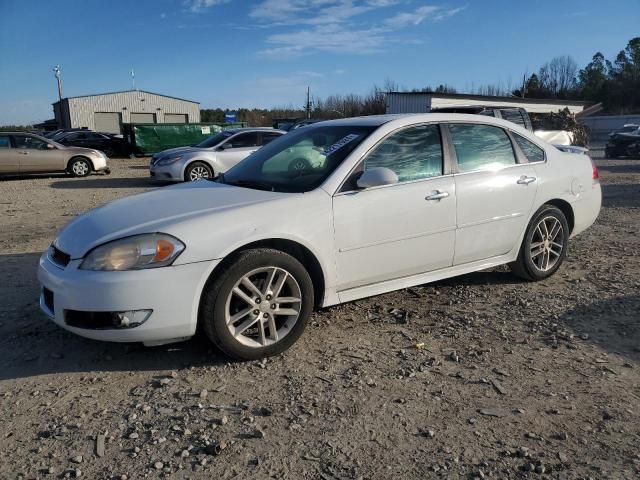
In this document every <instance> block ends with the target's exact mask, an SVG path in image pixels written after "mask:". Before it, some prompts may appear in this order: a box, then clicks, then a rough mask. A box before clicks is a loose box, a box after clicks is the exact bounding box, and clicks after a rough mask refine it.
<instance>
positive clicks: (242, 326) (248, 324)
mask: <svg viewBox="0 0 640 480" xmlns="http://www.w3.org/2000/svg"><path fill="white" fill-rule="evenodd" d="M258 320H260V317H252V318H249V319H248V320H245V321H244V322H242V323H241V324H240V325H238V326H237V327H235V328H234V334H233V336H234V337H237V336H239V335H242V333H243V332H244V331H245V330H246V329H247V328H250V327H252V326H253V325H255V324H256V322H257V321H258Z"/></svg>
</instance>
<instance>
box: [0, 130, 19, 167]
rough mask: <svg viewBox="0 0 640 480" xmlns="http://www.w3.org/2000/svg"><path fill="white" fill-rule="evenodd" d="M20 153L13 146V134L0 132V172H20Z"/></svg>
mask: <svg viewBox="0 0 640 480" xmlns="http://www.w3.org/2000/svg"><path fill="white" fill-rule="evenodd" d="M19 157H20V154H19V153H18V152H17V151H16V149H15V148H13V147H12V146H11V136H10V135H7V134H0V173H18V172H19V171H20V158H19Z"/></svg>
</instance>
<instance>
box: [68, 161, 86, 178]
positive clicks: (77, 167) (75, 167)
mask: <svg viewBox="0 0 640 480" xmlns="http://www.w3.org/2000/svg"><path fill="white" fill-rule="evenodd" d="M68 171H69V173H70V174H71V175H73V176H74V177H86V176H87V175H89V174H90V173H91V164H90V163H89V161H88V160H87V159H86V158H82V157H76V158H73V159H71V161H70V162H69V166H68Z"/></svg>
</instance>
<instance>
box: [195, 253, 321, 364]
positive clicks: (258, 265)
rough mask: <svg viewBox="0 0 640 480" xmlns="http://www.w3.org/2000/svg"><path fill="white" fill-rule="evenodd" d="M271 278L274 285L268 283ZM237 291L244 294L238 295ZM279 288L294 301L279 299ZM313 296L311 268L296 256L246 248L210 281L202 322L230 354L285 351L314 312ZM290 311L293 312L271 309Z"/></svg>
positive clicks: (202, 306) (282, 295) (259, 354)
mask: <svg viewBox="0 0 640 480" xmlns="http://www.w3.org/2000/svg"><path fill="white" fill-rule="evenodd" d="M274 272H275V274H274V275H273V277H272V274H273V273H274ZM285 272H286V273H287V275H285V276H284V279H283V280H282V281H283V283H282V286H281V289H280V292H279V293H278V292H276V291H275V288H277V285H278V284H279V282H280V281H281V278H282V276H283V274H284V273H285ZM269 278H271V279H272V281H271V286H272V287H274V288H273V290H272V289H270V288H267V282H268V281H269ZM243 280H249V281H250V282H251V284H253V285H254V287H255V288H257V289H258V290H252V289H250V288H249V287H247V283H244V281H243ZM238 290H239V291H241V293H243V294H244V296H242V295H238V293H236V292H237V291H238ZM249 292H255V293H254V294H253V295H251V298H249V296H248V295H247V294H248V293H249ZM258 293H260V297H258V296H257V295H258ZM274 293H275V295H276V296H277V295H279V296H278V297H277V298H284V299H286V300H290V301H284V302H275V299H274V298H273V297H271V295H273V294H274ZM270 294H271V295H270ZM313 296H314V291H313V283H312V281H311V277H310V276H309V273H308V272H307V270H306V269H305V267H304V266H303V265H302V264H301V263H300V262H299V261H298V260H296V259H295V258H293V257H292V256H291V255H289V254H287V253H284V252H281V251H279V250H272V249H256V250H247V251H245V252H242V253H240V254H239V255H238V256H237V257H235V258H234V259H233V261H232V262H231V263H230V264H229V265H228V266H227V267H225V268H224V270H223V271H221V272H216V274H215V277H214V278H212V279H210V280H209V282H208V283H207V285H206V286H205V288H204V291H203V293H202V297H201V301H200V315H199V323H200V325H201V327H202V329H203V330H204V331H205V333H206V335H207V336H208V337H209V339H210V340H211V341H212V342H213V343H214V344H215V345H216V346H217V347H218V348H219V349H220V350H221V351H222V352H223V353H225V354H226V355H228V356H229V357H232V358H236V359H239V360H257V359H260V358H264V357H269V356H272V355H277V354H279V353H282V352H284V351H285V350H287V349H288V348H289V347H290V346H291V345H293V344H294V343H295V341H296V340H297V339H298V338H299V337H300V335H302V333H303V332H304V329H305V327H306V324H307V320H308V319H309V316H310V315H311V312H312V311H313V305H314V298H313ZM294 298H298V299H299V301H294V300H293V299H294ZM246 299H249V300H250V301H251V302H252V303H249V302H247V300H246ZM258 300H259V301H258ZM274 306H275V307H276V308H275V309H274ZM285 310H286V311H287V313H289V315H287V313H280V314H272V313H271V312H277V311H281V312H284V311H285ZM234 315H237V317H236V319H235V320H233V316H234ZM227 319H229V321H230V324H231V325H230V326H227V325H228V324H227ZM274 327H275V328H274ZM241 328H245V330H241ZM271 328H274V331H275V332H276V335H275V336H274V335H273V332H272V330H271Z"/></svg>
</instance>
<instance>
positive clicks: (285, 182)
mask: <svg viewBox="0 0 640 480" xmlns="http://www.w3.org/2000/svg"><path fill="white" fill-rule="evenodd" d="M375 129H376V127H372V126H364V125H332V126H314V125H311V126H309V127H305V128H300V129H297V130H294V131H292V132H289V133H287V134H286V135H281V136H280V137H279V138H277V139H275V140H274V141H272V142H270V143H269V144H268V145H265V146H264V147H262V148H261V149H260V150H258V151H257V152H255V153H254V154H253V155H251V156H249V157H248V158H246V159H245V160H243V161H242V162H240V163H238V164H237V165H236V166H234V167H233V168H231V169H230V170H227V171H226V172H225V173H224V175H221V176H220V180H219V181H220V182H222V183H227V184H230V185H239V186H247V187H248V188H262V189H265V190H271V189H273V190H275V191H277V192H308V191H311V190H313V189H314V188H316V187H318V186H319V185H320V184H321V183H322V182H323V181H324V180H325V179H326V178H327V177H328V176H329V175H331V173H332V172H333V171H334V170H335V169H336V168H338V166H339V165H340V164H341V163H342V162H343V160H344V159H345V158H347V157H348V156H349V154H350V153H351V152H352V151H353V150H354V149H355V148H356V147H357V146H358V145H360V143H361V142H362V141H363V140H364V139H365V138H367V137H368V136H369V135H370V134H371V132H373V131H374V130H375Z"/></svg>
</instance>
